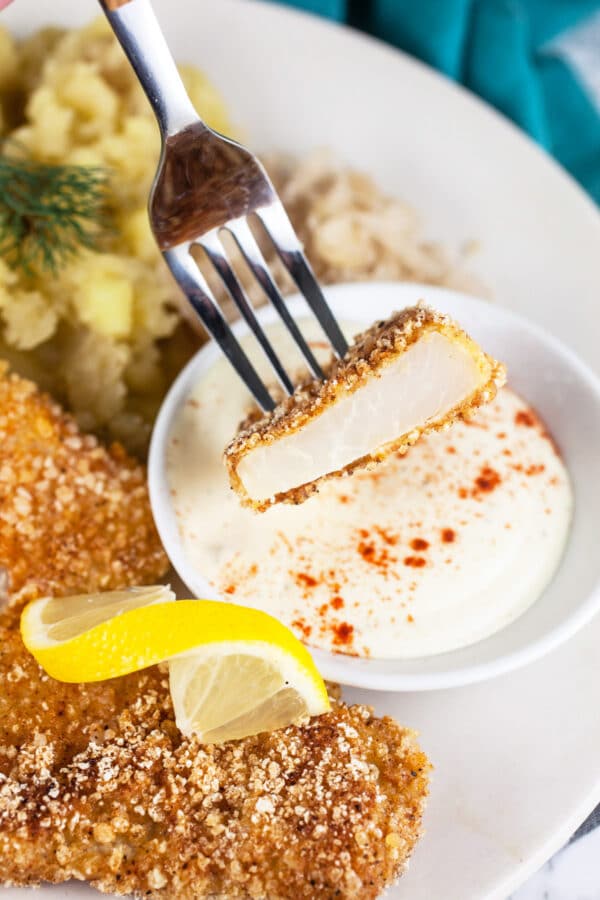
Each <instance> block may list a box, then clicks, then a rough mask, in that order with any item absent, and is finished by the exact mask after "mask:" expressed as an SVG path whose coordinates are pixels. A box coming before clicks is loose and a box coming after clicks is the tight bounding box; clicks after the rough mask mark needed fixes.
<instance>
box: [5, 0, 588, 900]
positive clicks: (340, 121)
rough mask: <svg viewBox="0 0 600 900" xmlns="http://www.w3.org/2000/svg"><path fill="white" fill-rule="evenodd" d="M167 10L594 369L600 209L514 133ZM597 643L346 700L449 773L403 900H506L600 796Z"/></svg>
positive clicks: (437, 89)
mask: <svg viewBox="0 0 600 900" xmlns="http://www.w3.org/2000/svg"><path fill="white" fill-rule="evenodd" d="M154 2H155V7H156V9H157V11H158V13H159V15H160V16H161V20H162V22H163V23H164V26H165V30H166V32H167V36H168V39H169V41H170V43H171V46H172V48H173V50H174V52H175V53H176V55H177V56H178V57H179V58H180V59H182V60H187V61H194V62H196V63H198V64H200V65H203V66H204V67H205V68H206V69H207V71H209V72H210V73H211V75H212V76H213V78H214V79H215V80H216V82H217V83H218V84H219V86H220V87H221V88H222V90H223V92H224V94H225V96H226V98H227V100H228V102H229V103H230V105H231V107H232V109H233V112H234V114H235V116H236V118H237V120H238V121H239V122H241V123H242V124H243V125H244V127H245V128H246V129H247V132H248V134H249V137H250V142H251V143H252V144H253V146H255V147H257V148H275V147H281V148H283V149H287V150H291V151H294V150H297V151H299V152H302V151H305V150H308V149H310V148H312V147H314V146H315V145H328V146H331V147H333V148H335V149H337V150H338V151H339V152H340V153H342V154H344V155H345V156H346V158H347V159H349V160H350V161H351V162H352V163H354V164H356V165H359V166H360V167H361V168H363V169H366V170H367V171H370V172H372V173H373V174H374V175H376V176H377V177H378V178H379V180H380V181H381V183H382V184H383V185H385V187H386V188H388V189H389V190H390V191H392V192H396V193H397V194H398V195H401V196H404V197H405V198H406V199H407V200H409V201H410V202H412V203H414V204H415V205H416V206H417V207H418V208H419V209H420V210H422V212H423V216H424V219H425V221H426V223H427V226H428V228H429V230H430V233H432V234H434V235H435V236H438V237H442V238H444V239H447V240H452V241H455V242H456V243H458V242H460V241H461V240H462V239H463V238H479V239H480V240H481V241H482V243H483V253H482V257H481V261H480V266H479V268H480V272H481V274H482V276H483V277H484V278H485V279H486V280H487V281H488V283H489V284H490V286H491V287H492V288H493V290H494V292H495V295H496V297H497V298H498V299H501V302H503V303H505V304H507V305H508V306H511V307H513V308H514V309H517V310H519V311H520V312H522V313H523V314H525V315H527V316H528V317H529V318H531V319H533V320H537V321H538V322H539V323H541V324H543V325H545V326H546V327H547V328H548V329H549V330H550V331H554V332H555V333H556V334H561V335H562V336H563V337H564V338H565V340H566V341H567V342H568V343H569V344H570V345H571V347H573V348H574V349H576V350H577V351H578V352H579V353H580V354H582V356H583V357H584V358H587V360H588V361H589V362H590V363H592V365H593V364H596V367H597V365H598V364H597V358H598V356H597V354H598V349H597V346H598V337H599V332H600V326H599V319H598V317H599V313H598V291H599V285H600V216H598V213H597V210H596V209H595V207H594V206H593V205H592V203H591V202H589V201H588V200H587V199H586V198H585V196H584V194H583V193H582V192H581V191H580V190H579V189H578V188H577V187H576V185H575V184H574V183H573V182H572V180H571V179H570V178H568V176H566V175H565V174H564V173H563V172H562V171H561V170H560V169H559V168H558V167H556V166H555V165H554V164H553V163H552V162H551V161H550V160H549V159H548V158H547V157H546V156H545V155H544V154H543V153H542V152H541V151H539V150H537V149H536V148H535V147H534V146H533V145H532V144H531V143H530V142H528V141H527V140H526V139H525V138H524V137H522V136H521V134H520V133H519V132H518V131H517V130H516V129H515V128H513V127H512V126H511V125H509V124H507V123H506V122H505V121H504V120H503V119H502V118H501V117H500V116H497V115H495V114H494V113H493V112H492V111H490V110H488V109H487V108H486V107H485V106H484V105H483V104H481V103H479V102H477V101H476V100H474V99H473V98H471V97H470V96H469V95H468V94H466V93H465V92H463V91H460V90H458V89H456V88H454V87H452V86H451V85H450V84H448V83H447V82H445V80H444V79H442V78H440V77H438V76H436V75H435V74H434V73H432V72H430V71H429V70H428V69H426V68H424V67H423V66H420V65H418V64H417V63H414V62H413V61H411V60H410V59H408V58H407V57H405V56H403V55H402V54H400V53H397V52H395V51H393V50H392V49H389V48H386V47H384V46H383V45H381V44H379V43H377V42H375V41H372V40H370V39H368V38H364V37H361V36H360V35H358V34H356V33H353V32H351V31H348V30H344V29H340V28H336V27H334V26H330V25H327V24H326V23H324V22H322V21H320V20H317V19H313V18H310V17H307V16H302V15H300V14H297V13H293V12H290V11H287V10H285V9H280V8H278V7H276V6H271V5H265V6H262V5H260V4H257V3H252V2H250V0H245V2H243V3H242V2H239V0H236V2H231V0H230V2H227V0H220V2H219V3H210V2H207V0H204V2H202V3H200V2H199V3H194V4H192V3H189V2H187V0H154ZM90 14H93V4H91V3H81V2H79V0H53V2H52V3H51V4H50V3H49V4H41V3H38V4H32V3H28V2H27V0H22V2H20V0H17V2H16V3H14V4H13V6H12V7H11V8H10V9H9V10H8V11H7V12H6V13H3V14H2V21H3V22H5V23H7V24H10V25H13V26H14V27H16V28H18V29H19V30H20V31H21V32H22V33H24V32H26V31H30V30H31V29H32V28H34V27H36V26H37V25H41V24H42V23H44V24H49V23H52V22H61V23H63V24H78V23H81V22H83V21H85V20H87V18H88V17H89V16H90ZM599 648H600V621H598V619H596V620H595V621H594V622H593V623H591V624H590V625H588V626H587V627H586V628H585V629H584V630H583V631H582V632H581V633H580V634H579V635H578V636H577V637H576V638H574V639H573V640H572V641H570V642H569V643H567V644H566V645H565V646H564V647H562V648H561V649H560V650H557V651H555V652H554V653H552V654H550V655H549V656H548V657H546V658H545V659H544V660H543V661H541V662H538V663H534V664H533V665H531V666H529V667H527V668H526V669H523V670H521V671H519V672H517V673H513V674H511V675H504V676H502V677H500V678H498V679H495V680H494V681H493V682H490V683H487V684H485V683H484V684H480V685H473V686H471V687H466V688H460V689H451V690H447V691H443V692H440V693H437V692H431V693H429V694H401V695H392V694H385V695H376V694H373V693H367V692H359V691H354V692H351V693H350V692H349V694H350V696H352V698H354V699H358V698H359V697H360V699H362V700H366V701H367V702H369V703H373V704H375V705H376V709H377V711H378V712H380V713H383V712H387V713H391V714H393V715H394V716H396V717H398V718H399V719H401V720H402V721H403V722H406V723H410V724H411V725H414V726H415V727H417V728H419V729H420V730H421V737H422V742H423V745H424V747H425V748H426V750H427V751H428V753H429V754H430V755H431V758H432V760H433V761H434V762H435V765H436V771H435V774H434V781H433V785H432V796H431V799H430V803H429V809H428V813H427V816H426V823H425V824H426V828H427V834H426V836H425V838H424V840H423V841H422V842H421V844H420V845H419V847H418V848H417V851H416V853H415V855H414V858H413V860H412V863H411V868H410V871H409V873H408V874H407V875H406V876H405V877H404V878H403V879H402V881H401V882H400V884H399V886H398V887H397V888H395V889H394V890H393V891H392V892H391V893H390V894H389V895H388V896H389V897H390V898H393V900H442V898H443V900H504V898H505V897H506V895H507V894H508V893H509V892H510V891H511V890H512V889H513V888H514V887H516V886H517V885H518V884H519V883H520V882H521V881H523V880H524V879H525V878H526V876H527V875H528V874H529V873H530V872H532V871H533V870H534V869H535V868H537V867H538V866H539V865H540V864H541V863H542V862H543V861H544V859H545V858H547V857H548V856H549V855H550V854H551V853H552V851H554V850H555V849H557V848H558V847H559V846H560V844H561V843H562V842H564V841H565V840H566V839H567V838H568V836H569V834H570V833H571V831H572V830H573V829H574V828H575V827H576V826H577V825H578V823H579V822H580V821H581V820H582V819H583V818H584V816H585V815H586V814H587V812H589V810H591V808H592V807H593V806H594V804H595V803H596V802H597V801H598V800H600V752H599V748H600V716H599V715H598V709H599V708H600V652H599ZM46 892H49V893H54V896H55V897H57V896H58V897H61V896H67V895H68V896H70V897H75V896H83V895H84V894H86V893H87V892H86V891H85V889H83V888H80V887H72V888H65V887H61V888H56V889H45V893H46ZM24 896H25V894H24V892H23V891H8V892H5V893H4V897H6V900H9V898H13V897H14V900H22V898H23V897H24ZM32 896H33V895H32ZM38 896H39V895H38Z"/></svg>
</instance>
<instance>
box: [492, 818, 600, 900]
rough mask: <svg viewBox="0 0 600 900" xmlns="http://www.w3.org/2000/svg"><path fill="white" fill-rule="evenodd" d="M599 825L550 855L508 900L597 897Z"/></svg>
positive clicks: (585, 899) (599, 892)
mask: <svg viewBox="0 0 600 900" xmlns="http://www.w3.org/2000/svg"><path fill="white" fill-rule="evenodd" d="M599 860H600V828H597V829H596V830H595V831H592V832H591V833H590V834H587V835H586V836H585V837H582V838H580V839H579V840H577V841H575V842H574V843H573V844H569V845H568V846H567V847H565V849H564V850H561V851H560V852H559V853H557V854H556V856H554V857H552V859H551V860H549V861H548V862H547V863H546V865H545V866H543V867H542V868H541V869H540V870H539V872H537V873H536V874H535V875H534V876H533V877H532V878H530V879H529V880H528V881H527V882H526V883H525V884H524V885H523V887H521V888H520V889H519V890H518V891H516V893H514V894H512V896H511V897H510V898H508V900H600V862H599Z"/></svg>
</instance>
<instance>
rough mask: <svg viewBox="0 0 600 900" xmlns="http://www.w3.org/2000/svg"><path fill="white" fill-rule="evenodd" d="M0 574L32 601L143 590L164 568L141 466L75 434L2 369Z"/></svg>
mask: <svg viewBox="0 0 600 900" xmlns="http://www.w3.org/2000/svg"><path fill="white" fill-rule="evenodd" d="M0 567H3V568H4V569H5V570H6V572H7V574H8V576H9V585H8V588H9V590H10V591H11V593H13V594H16V593H18V592H19V591H20V592H23V593H24V594H27V595H30V596H37V595H39V594H40V593H42V594H54V593H56V594H69V593H73V594H74V593H77V592H78V591H95V590H107V589H110V588H114V587H120V586H122V585H127V584H143V583H145V582H153V581H156V580H158V579H160V578H161V577H162V576H163V575H164V574H165V573H166V571H167V569H168V561H167V558H166V555H165V553H164V551H163V549H162V546H161V543H160V540H159V538H158V534H157V532H156V529H155V527H154V522H153V519H152V513H151V511H150V502H149V499H148V491H147V487H146V474H145V469H144V467H143V466H141V465H140V464H139V463H137V462H135V461H134V460H132V459H131V458H130V457H128V456H127V454H126V453H125V451H124V450H123V449H122V448H121V447H120V446H118V445H116V444H115V445H113V446H112V447H110V448H109V449H106V448H104V447H103V446H102V445H101V444H99V443H98V441H97V439H96V438H95V437H92V436H91V435H84V434H82V433H81V432H80V431H79V429H78V427H77V425H76V423H75V422H74V420H73V419H72V418H71V417H70V416H68V415H66V414H65V413H64V412H63V411H62V410H61V408H60V407H59V406H58V405H57V404H55V403H53V402H52V400H51V399H50V398H49V397H47V396H46V395H45V394H42V393H41V392H40V391H38V389H37V388H36V386H35V385H34V384H32V382H30V381H26V380H25V379H23V378H19V377H18V376H17V375H14V374H9V373H8V370H7V366H6V364H5V363H1V362H0Z"/></svg>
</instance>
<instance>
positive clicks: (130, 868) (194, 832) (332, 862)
mask: <svg viewBox="0 0 600 900" xmlns="http://www.w3.org/2000/svg"><path fill="white" fill-rule="evenodd" d="M19 611H20V610H19V607H17V609H15V610H9V611H8V612H5V613H4V614H3V615H2V616H0V680H1V683H2V685H3V687H2V692H1V693H0V882H2V883H4V884H6V885H33V884H39V883H40V882H42V881H50V882H62V881H65V880H67V879H70V878H76V879H82V880H87V881H89V882H91V884H92V885H93V886H94V887H96V888H98V889H100V890H102V891H106V892H114V893H118V894H129V893H134V894H136V895H145V896H148V897H156V898H159V897H164V898H170V900H175V898H177V900H180V898H181V900H183V898H185V900H191V898H195V900H201V898H209V897H223V898H224V897H227V898H242V897H244V898H246V897H248V898H249V897H252V898H255V900H257V898H263V900H267V898H268V900H284V898H285V900H287V898H294V900H300V898H307V900H308V898H310V900H320V898H323V900H325V898H333V897H340V898H356V900H359V898H360V900H370V898H374V897H377V896H378V895H379V893H380V891H382V890H383V889H384V887H385V886H386V885H388V884H390V882H391V881H392V880H393V879H394V878H395V877H396V876H397V875H399V874H400V873H401V871H402V869H403V868H404V866H405V864H406V862H407V859H408V857H409V855H410V853H411V851H412V849H413V846H414V844H415V842H416V841H417V839H418V837H419V834H420V830H421V814H422V811H423V805H424V800H425V795H426V793H427V780H428V769H429V764H428V762H427V759H426V757H425V755H424V754H423V753H422V752H421V750H420V749H419V747H418V746H417V743H416V741H415V736H414V734H413V733H412V732H410V731H407V730H405V729H403V728H401V727H400V726H399V725H397V724H396V723H395V722H393V721H392V720H391V719H389V718H383V719H377V718H374V716H373V713H372V712H371V710H370V709H368V708H367V707H364V706H354V707H347V706H345V705H344V704H343V703H339V704H336V705H334V708H333V710H332V712H331V713H328V714H326V715H324V716H320V717H318V718H315V719H313V720H310V721H309V720H306V721H305V722H304V723H303V724H300V725H294V726H290V727H288V728H286V729H284V730H282V731H276V732H273V733H271V734H262V735H259V736H257V737H253V738H247V739H245V740H243V741H236V742H230V743H228V744H224V745H221V746H215V745H204V746H203V745H201V744H199V743H198V742H196V741H195V740H193V739H186V738H183V737H182V736H181V734H180V733H179V731H178V730H177V728H176V726H175V722H174V718H173V709H172V706H171V700H170V695H169V690H168V676H167V674H166V671H165V670H161V669H160V668H159V667H154V668H151V669H147V670H145V671H144V672H140V673H136V674H133V675H128V676H125V677H123V678H119V679H114V680H113V681H109V682H104V683H98V684H85V685H83V684H82V685H68V684H63V683H59V682H55V681H53V680H52V679H50V678H49V677H48V676H47V675H45V674H44V673H43V671H42V670H41V669H40V668H39V667H38V665H37V663H36V662H35V661H34V660H33V658H32V657H31V656H29V654H28V653H27V652H26V651H25V649H24V647H23V644H22V643H21V639H20V636H19V633H18V626H17V623H18V613H19Z"/></svg>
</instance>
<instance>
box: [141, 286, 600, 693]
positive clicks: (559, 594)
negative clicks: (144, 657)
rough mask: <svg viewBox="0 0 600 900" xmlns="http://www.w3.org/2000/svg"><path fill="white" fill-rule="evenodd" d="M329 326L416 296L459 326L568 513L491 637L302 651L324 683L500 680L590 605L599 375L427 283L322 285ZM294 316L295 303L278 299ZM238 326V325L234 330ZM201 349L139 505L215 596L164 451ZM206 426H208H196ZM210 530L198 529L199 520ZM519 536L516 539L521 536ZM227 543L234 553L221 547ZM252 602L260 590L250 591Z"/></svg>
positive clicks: (497, 311)
mask: <svg viewBox="0 0 600 900" xmlns="http://www.w3.org/2000/svg"><path fill="white" fill-rule="evenodd" d="M325 290H326V295H327V299H328V300H329V303H330V305H331V307H332V309H333V311H334V313H335V315H336V316H337V318H338V320H339V321H342V320H343V319H344V318H345V319H346V320H347V321H351V322H355V323H358V324H359V325H361V324H362V326H363V327H366V326H368V325H371V324H372V323H373V322H374V321H377V320H378V319H385V318H387V316H389V315H390V314H391V313H392V312H394V310H397V309H403V308H404V307H407V306H412V305H414V304H415V303H418V301H419V300H421V299H423V298H425V299H426V300H427V301H428V302H429V303H431V305H432V306H433V307H434V308H435V309H438V310H440V311H441V312H445V313H448V314H449V315H450V316H452V318H454V319H456V321H458V322H460V323H461V325H462V326H463V327H464V328H465V329H466V331H467V332H468V333H469V334H470V335H471V336H472V337H473V338H475V340H476V341H477V342H478V343H479V344H480V345H481V346H482V347H485V349H486V350H487V351H488V352H489V353H491V354H492V356H494V357H496V358H497V359H501V360H502V361H503V362H504V363H506V366H507V369H508V373H509V383H510V384H511V386H512V387H514V389H515V390H516V391H518V392H519V393H520V394H521V395H522V396H523V397H526V398H527V399H528V400H529V402H530V403H532V405H533V406H534V408H535V409H536V410H537V411H538V412H539V414H540V415H541V417H542V420H543V421H544V422H545V423H546V424H547V426H548V428H549V429H550V432H551V434H552V435H553V437H554V438H555V439H556V441H557V443H558V445H559V447H560V448H561V451H562V453H563V456H564V460H565V462H566V464H567V468H568V470H569V473H570V476H571V482H572V485H573V491H574V495H575V510H574V515H573V522H572V527H571V533H570V535H569V540H568V544H567V549H566V552H565V554H564V557H563V559H562V561H561V564H560V566H559V569H558V571H557V573H556V575H555V576H554V578H553V579H552V582H551V584H550V585H549V586H548V587H547V589H546V590H545V591H544V593H543V595H542V596H541V597H540V598H539V600H538V601H537V602H536V603H534V604H533V605H532V606H531V607H530V609H528V610H527V611H526V612H525V613H524V614H523V615H522V616H520V617H519V618H518V619H516V620H515V621H514V622H513V623H511V624H510V625H508V626H507V627H506V628H502V629H501V630H500V631H498V632H497V633H496V634H494V635H492V636H491V637H489V638H487V639H486V640H483V641H479V642H477V643H476V644H471V645H470V646H468V647H464V648H461V649H459V650H453V651H451V652H447V653H440V654H437V655H436V656H427V657H423V658H421V659H358V658H353V657H350V656H344V655H341V654H339V653H338V654H333V653H328V652H327V651H323V650H314V651H313V657H314V659H315V662H316V663H317V665H318V667H319V669H320V671H321V673H322V674H323V676H324V677H325V678H328V679H329V680H331V681H339V682H341V684H346V685H354V686H356V687H362V688H371V689H374V690H386V691H390V690H396V691H397V690H404V691H407V690H414V691H418V690H431V689H434V688H448V687H457V686H460V685H465V684H470V683H473V682H476V681H482V680H484V679H486V678H491V677H493V676H498V675H501V674H503V673H505V672H509V671H512V670H513V669H516V668H518V667H520V666H523V665H525V664H527V663H530V662H532V661H533V660H536V659H539V658H541V657H542V656H543V655H544V654H546V653H548V652H549V651H551V650H553V649H554V648H555V647H557V646H558V645H559V644H561V643H563V642H564V641H565V640H567V638H569V637H571V636H572V635H573V634H574V633H575V632H576V631H577V630H578V629H579V628H582V627H583V626H584V625H586V624H587V623H588V622H589V620H590V619H591V618H592V616H593V615H594V614H595V613H596V612H597V611H598V609H599V608H600V558H599V557H598V555H597V554H596V552H595V549H596V547H597V542H598V510H599V509H600V454H599V453H598V452H597V450H596V448H597V447H600V379H598V378H597V377H596V376H595V375H594V374H593V373H592V372H591V371H590V369H589V368H588V367H587V366H586V365H584V364H583V363H582V362H580V360H578V359H577V357H576V356H575V354H574V353H572V352H571V351H570V350H568V349H567V348H566V347H565V346H564V345H562V344H561V343H560V342H559V341H557V340H556V338H553V337H551V336H550V335H549V334H548V333H547V332H545V331H543V330H542V329H541V328H539V327H537V326H535V325H532V324H531V323H529V322H528V321H527V320H526V319H523V317H522V316H517V315H515V314H514V313H512V312H510V311H509V310H507V309H505V308H503V307H501V306H499V305H498V304H491V303H486V302H484V301H482V300H476V299H475V298H474V297H468V296H466V295H464V294H458V293H456V292H455V291H449V290H446V289H444V288H434V287H431V286H428V285H417V284H398V283H393V282H392V283H387V284H381V283H377V284H374V283H368V284H338V285H335V286H334V287H328V288H326V289H325ZM288 305H289V308H290V312H291V313H292V314H293V315H295V316H297V317H299V316H300V315H302V311H303V309H305V305H304V304H303V301H302V299H301V298H299V297H296V298H291V299H290V300H289V301H288ZM277 318H278V316H277V313H276V311H275V310H274V308H273V307H271V306H269V307H264V308H263V309H261V310H260V312H259V319H260V321H261V323H262V324H263V325H267V324H268V323H270V322H274V321H276V320H277ZM248 331H249V329H248V326H247V325H246V324H245V322H238V323H237V325H236V326H234V332H235V334H236V335H237V336H238V337H241V336H242V335H244V334H247V333H248ZM219 354H220V351H219V348H218V347H217V345H216V344H214V343H212V344H207V345H206V346H205V347H203V348H202V349H201V350H200V351H199V352H198V353H197V354H196V356H195V357H194V358H193V359H192V360H191V361H190V362H189V363H188V365H187V366H186V367H185V369H184V370H183V371H182V372H181V374H180V375H179V377H178V378H177V380H176V381H175V384H174V385H173V387H172V388H171V390H170V391H169V393H168V395H167V397H166V399H165V402H164V403H163V406H162V408H161V411H160V414H159V416H158V419H157V421H156V426H155V428H154V432H153V435H152V444H151V446H150V456H149V460H148V480H149V485H150V500H151V502H152V509H153V512H154V517H155V520H156V524H157V527H158V530H159V533H160V536H161V539H162V542H163V545H164V548H165V550H166V551H167V553H168V555H169V557H170V559H171V562H172V563H173V565H174V567H175V569H176V570H177V572H178V574H179V576H180V577H181V578H182V580H183V581H184V583H185V584H186V585H187V586H188V588H189V592H188V595H193V596H196V597H208V598H215V599H224V600H226V599H227V598H226V597H219V594H218V592H217V591H215V589H214V588H213V587H212V586H211V584H210V583H209V582H208V581H207V580H206V578H204V576H203V574H202V572H201V571H198V570H197V569H196V568H195V567H194V566H193V565H192V563H191V561H190V560H189V559H188V557H187V555H186V553H185V550H184V547H183V544H182V541H181V537H180V533H179V525H178V522H177V517H176V515H175V509H174V507H173V502H172V498H171V491H170V489H169V484H168V482H167V477H166V455H167V447H168V445H169V436H170V434H171V433H172V430H173V425H174V420H175V419H176V418H177V416H178V414H179V412H180V410H181V407H182V406H183V405H184V404H185V402H186V400H187V398H188V397H189V394H190V392H191V391H192V390H193V388H194V386H195V385H196V384H197V383H198V381H200V379H201V378H202V376H203V375H204V374H205V373H206V372H207V371H208V370H209V369H210V368H211V366H212V365H213V364H214V362H215V360H216V359H217V358H218V357H219ZM203 425H204V427H208V428H209V427H210V423H203ZM207 527H208V528H209V529H210V527H211V526H210V524H208V523H207ZM527 538H528V535H527V534H524V535H523V539H524V540H527ZM232 549H234V550H235V549H239V548H235V547H233V548H232ZM257 600H258V601H259V602H260V597H258V598H257Z"/></svg>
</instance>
